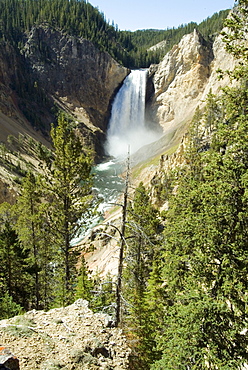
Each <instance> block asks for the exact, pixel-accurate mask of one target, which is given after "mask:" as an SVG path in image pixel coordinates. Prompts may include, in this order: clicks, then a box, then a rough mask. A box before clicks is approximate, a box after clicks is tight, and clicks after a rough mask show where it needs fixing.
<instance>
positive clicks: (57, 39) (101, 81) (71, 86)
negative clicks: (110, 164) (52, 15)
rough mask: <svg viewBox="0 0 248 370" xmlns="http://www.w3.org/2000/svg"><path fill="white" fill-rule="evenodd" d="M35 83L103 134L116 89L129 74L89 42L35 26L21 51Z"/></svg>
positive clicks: (48, 28)
mask: <svg viewBox="0 0 248 370" xmlns="http://www.w3.org/2000/svg"><path fill="white" fill-rule="evenodd" d="M23 53H24V55H25V59H26V61H27V62H28V63H29V66H30V68H31V70H32V72H33V76H34V77H35V80H36V81H38V83H39V84H41V86H42V88H43V89H44V90H46V91H47V92H48V93H49V94H50V95H52V96H53V98H54V99H55V100H56V101H58V102H59V103H60V104H61V105H65V106H66V107H67V109H69V110H70V111H71V112H73V113H74V114H75V115H76V116H79V117H81V118H82V116H83V115H85V116H86V120H85V123H89V122H90V123H92V124H93V125H94V126H95V127H97V128H101V129H103V130H104V131H105V130H106V126H107V118H108V115H109V106H110V102H111V99H112V97H113V94H114V92H115V90H116V89H117V88H118V86H119V85H120V84H121V82H122V81H123V80H124V78H125V77H126V75H127V74H128V70H127V69H126V68H124V67H122V66H120V65H119V64H118V63H117V62H116V61H115V60H114V59H113V58H112V57H110V55H109V54H108V53H106V52H100V51H99V50H98V49H97V48H96V47H95V46H94V45H93V44H92V43H91V42H90V41H88V40H86V39H83V38H76V37H72V36H69V35H66V34H63V33H61V32H60V31H58V30H53V29H51V28H50V27H45V26H40V27H34V28H33V29H32V30H31V32H30V34H29V35H28V37H27V41H26V43H25V45H24V48H23Z"/></svg>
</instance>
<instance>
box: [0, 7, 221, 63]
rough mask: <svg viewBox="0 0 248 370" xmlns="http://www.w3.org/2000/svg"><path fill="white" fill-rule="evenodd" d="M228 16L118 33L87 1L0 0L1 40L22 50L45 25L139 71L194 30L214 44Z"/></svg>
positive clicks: (119, 31)
mask: <svg viewBox="0 0 248 370" xmlns="http://www.w3.org/2000/svg"><path fill="white" fill-rule="evenodd" d="M227 14H228V11H222V12H220V13H216V14H214V15H213V16H212V17H211V18H208V19H207V20H205V21H203V22H202V23H200V24H199V25H197V24H196V23H190V24H188V25H182V26H180V27H179V28H173V29H167V30H160V31H159V30H143V31H136V32H129V31H121V30H119V29H118V25H110V24H109V23H108V22H107V21H106V18H105V16H104V14H103V13H100V12H99V10H98V9H97V8H94V7H93V6H92V5H91V4H90V3H89V2H87V1H85V0H80V1H77V0H71V1H68V0H1V1H0V39H4V40H11V42H12V43H13V44H14V45H16V46H17V47H18V48H20V49H21V48H22V45H23V40H24V38H25V32H28V31H30V29H31V28H32V26H34V25H39V24H42V23H46V24H49V25H50V26H52V27H55V28H59V29H62V30H63V31H65V32H66V33H68V34H70V35H73V36H77V37H83V38H86V39H87V40H90V41H92V42H93V43H94V44H95V45H96V46H97V47H98V48H100V50H105V51H107V52H109V53H110V55H111V56H112V57H113V58H114V59H116V60H117V61H118V62H121V63H122V64H123V65H124V66H126V67H129V68H139V67H148V66H149V65H150V64H151V63H158V62H159V60H160V59H161V57H162V56H163V55H164V54H165V53H166V52H167V51H168V50H169V49H170V48H171V47H172V46H173V45H174V44H175V43H177V42H178V41H179V40H180V39H181V37H182V36H183V35H185V34H186V33H190V32H192V31H193V30H194V28H198V29H199V31H200V32H202V33H203V35H204V37H206V39H209V40H211V41H212V40H213V38H214V35H215V34H217V33H218V32H219V31H220V30H221V28H222V25H223V20H224V19H225V17H226V16H227ZM165 28H166V25H165ZM162 40H165V41H166V47H165V48H163V49H162V50H159V51H149V50H148V49H149V47H151V46H153V45H155V44H157V43H158V42H160V41H162ZM41 47H42V45H41Z"/></svg>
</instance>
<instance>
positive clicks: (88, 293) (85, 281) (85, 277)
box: [75, 256, 94, 302]
mask: <svg viewBox="0 0 248 370" xmlns="http://www.w3.org/2000/svg"><path fill="white" fill-rule="evenodd" d="M80 263H81V266H80V269H79V271H78V277H77V290H76V295H75V298H76V299H79V298H83V299H86V300H87V301H89V302H90V301H91V300H92V290H93V286H94V284H93V281H92V279H91V278H90V277H89V271H88V269H87V265H86V262H85V259H84V256H82V257H81V261H80Z"/></svg>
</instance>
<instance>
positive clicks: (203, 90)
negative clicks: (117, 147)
mask: <svg viewBox="0 0 248 370" xmlns="http://www.w3.org/2000/svg"><path fill="white" fill-rule="evenodd" d="M234 64H235V61H234V59H233V58H232V56H231V55H230V54H228V53H227V52H226V50H225V45H224V43H223V42H222V38H221V36H218V37H217V38H216V40H215V42H214V43H213V45H212V44H210V43H207V42H206V41H205V40H204V39H203V37H202V36H201V35H200V34H199V33H198V32H197V31H196V30H195V31H194V32H193V33H191V34H188V35H185V36H184V37H183V38H182V39H181V41H180V42H179V44H178V45H175V46H174V47H173V48H172V50H171V51H170V52H169V53H167V54H166V55H165V57H164V59H163V60H162V61H161V63H160V64H159V65H158V66H151V68H150V71H149V74H150V79H149V89H150V91H153V93H152V94H150V98H149V101H148V107H149V110H148V114H149V116H150V120H155V121H156V122H157V123H159V124H160V125H161V126H162V127H163V129H164V131H165V132H166V131H167V130H168V129H176V128H177V127H179V126H181V125H183V124H185V123H187V122H188V121H189V120H190V119H191V118H192V116H193V114H194V111H195V109H196V107H197V106H198V105H199V106H201V105H202V104H204V99H206V96H207V94H208V92H209V91H210V89H211V90H212V92H213V93H217V92H219V91H220V90H221V88H222V87H224V86H226V85H227V84H228V83H230V82H229V79H228V78H227V77H226V78H224V79H222V80H219V79H218V72H217V71H218V69H223V70H227V69H230V70H232V69H233V67H234ZM151 85H152V86H151Z"/></svg>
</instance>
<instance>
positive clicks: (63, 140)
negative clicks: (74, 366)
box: [44, 113, 92, 304]
mask: <svg viewBox="0 0 248 370" xmlns="http://www.w3.org/2000/svg"><path fill="white" fill-rule="evenodd" d="M51 137H52V140H53V145H54V161H53V163H52V166H51V172H50V175H49V177H48V178H47V181H46V184H44V187H46V190H47V195H46V196H47V197H48V199H49V204H50V206H49V210H48V218H49V223H50V228H51V232H52V233H53V236H54V245H56V246H57V250H58V254H59V257H58V261H56V270H57V272H58V273H59V276H58V279H59V280H60V293H59V296H60V298H59V301H60V303H62V304H66V303H68V302H70V301H71V299H72V297H73V295H74V293H75V292H74V290H75V280H76V270H75V265H76V261H77V257H78V255H77V252H76V250H75V249H74V248H73V247H72V244H71V241H72V239H73V238H74V237H75V236H76V235H77V232H78V231H79V230H80V228H82V227H83V226H84V224H85V221H86V219H87V218H88V217H89V215H90V213H91V208H92V195H91V185H92V181H91V180H92V176H91V157H90V154H89V153H86V152H85V150H84V148H83V145H82V142H81V140H80V137H79V132H78V131H77V129H76V127H75V124H74V123H73V122H72V121H71V120H70V119H69V118H67V117H66V116H65V114H63V113H62V114H60V116H59V118H58V126H57V127H55V126H54V127H53V128H52V130H51Z"/></svg>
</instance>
